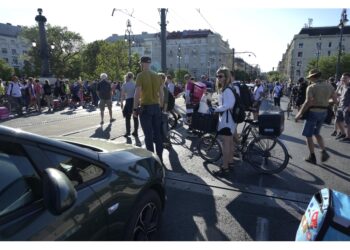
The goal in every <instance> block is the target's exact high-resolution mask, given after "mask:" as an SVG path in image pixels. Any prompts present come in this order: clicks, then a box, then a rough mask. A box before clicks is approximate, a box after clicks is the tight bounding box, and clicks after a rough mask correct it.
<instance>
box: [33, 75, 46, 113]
mask: <svg viewBox="0 0 350 250" xmlns="http://www.w3.org/2000/svg"><path fill="white" fill-rule="evenodd" d="M43 92H44V91H43V88H42V86H41V83H40V81H39V79H35V80H34V95H35V101H36V103H35V109H36V111H38V112H39V113H41V98H42V95H43Z"/></svg>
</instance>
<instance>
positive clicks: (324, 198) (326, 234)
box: [295, 188, 350, 241]
mask: <svg viewBox="0 0 350 250" xmlns="http://www.w3.org/2000/svg"><path fill="white" fill-rule="evenodd" d="M295 240H297V241H319V240H322V241H350V196H349V195H347V194H344V193H341V192H338V191H335V190H331V189H328V188H324V189H322V190H320V191H319V192H318V193H316V194H315V195H314V196H313V197H312V198H311V201H310V203H309V205H308V207H307V209H306V211H305V214H304V215H303V217H302V219H301V222H300V224H299V228H298V231H297V233H296V236H295Z"/></svg>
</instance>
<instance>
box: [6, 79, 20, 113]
mask: <svg viewBox="0 0 350 250" xmlns="http://www.w3.org/2000/svg"><path fill="white" fill-rule="evenodd" d="M22 88H23V85H22V84H21V83H20V81H19V80H18V77H17V76H13V77H12V82H10V84H9V87H8V88H7V93H6V94H7V96H9V100H10V110H9V111H10V112H11V109H12V107H15V109H16V112H17V114H18V115H19V116H21V115H22V114H23V113H22V92H21V89H22Z"/></svg>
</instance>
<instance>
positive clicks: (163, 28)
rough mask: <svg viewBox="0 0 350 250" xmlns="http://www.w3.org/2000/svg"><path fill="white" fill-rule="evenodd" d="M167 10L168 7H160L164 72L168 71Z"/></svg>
mask: <svg viewBox="0 0 350 250" xmlns="http://www.w3.org/2000/svg"><path fill="white" fill-rule="evenodd" d="M166 12H167V9H160V43H161V64H162V72H163V73H166V70H167V69H166Z"/></svg>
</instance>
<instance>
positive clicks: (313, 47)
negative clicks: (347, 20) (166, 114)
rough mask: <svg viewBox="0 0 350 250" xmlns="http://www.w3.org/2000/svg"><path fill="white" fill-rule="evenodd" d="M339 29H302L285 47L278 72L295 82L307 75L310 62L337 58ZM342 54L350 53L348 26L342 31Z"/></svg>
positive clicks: (349, 28) (349, 30) (335, 27)
mask: <svg viewBox="0 0 350 250" xmlns="http://www.w3.org/2000/svg"><path fill="white" fill-rule="evenodd" d="M339 41H340V29H339V28H338V27H337V26H334V27H333V26H332V27H307V28H302V29H301V31H300V32H299V34H297V35H295V36H294V38H293V40H292V41H291V43H290V44H288V46H287V50H286V52H285V53H284V54H283V56H282V60H281V61H280V62H279V65H278V71H279V72H281V73H283V74H284V75H286V76H288V77H289V81H291V82H295V81H297V80H298V79H299V78H300V77H305V76H306V74H307V72H306V71H307V65H308V64H309V62H310V61H311V60H314V59H316V60H317V58H321V57H324V56H337V55H338V52H339ZM341 49H342V52H343V53H350V26H345V27H344V29H343V39H342V48H341Z"/></svg>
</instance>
